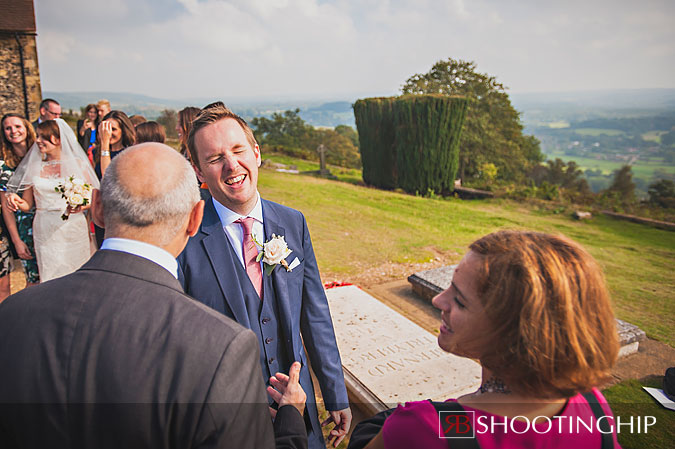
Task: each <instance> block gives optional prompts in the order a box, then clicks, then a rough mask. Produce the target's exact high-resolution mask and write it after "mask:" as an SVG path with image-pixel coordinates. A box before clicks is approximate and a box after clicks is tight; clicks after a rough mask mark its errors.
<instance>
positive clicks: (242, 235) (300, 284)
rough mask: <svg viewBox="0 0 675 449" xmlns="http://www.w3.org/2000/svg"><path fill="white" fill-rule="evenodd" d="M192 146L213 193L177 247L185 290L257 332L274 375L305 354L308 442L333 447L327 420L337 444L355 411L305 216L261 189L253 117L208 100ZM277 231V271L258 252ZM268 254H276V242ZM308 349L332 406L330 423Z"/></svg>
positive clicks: (267, 369)
mask: <svg viewBox="0 0 675 449" xmlns="http://www.w3.org/2000/svg"><path fill="white" fill-rule="evenodd" d="M188 148H189V150H190V155H191V157H192V162H193V164H194V166H195V169H196V171H197V175H198V177H199V178H200V181H202V182H205V183H206V184H207V185H208V187H209V191H210V193H211V196H212V200H211V201H207V204H206V206H205V211H204V218H203V220H202V224H201V227H200V229H199V231H198V232H197V234H196V235H195V236H194V237H192V238H191V239H190V241H189V242H188V244H187V246H186V248H185V250H184V251H183V252H182V253H181V255H180V256H179V257H178V263H179V265H180V268H181V270H180V271H181V275H180V278H181V282H182V283H183V287H184V289H185V292H186V293H187V294H189V295H190V296H192V297H194V298H197V299H198V300H199V301H201V302H203V303H204V304H206V305H207V306H209V307H212V308H213V309H215V310H217V311H219V312H221V313H223V314H224V315H226V316H229V317H230V318H233V319H234V320H236V321H237V322H238V323H240V324H242V325H244V326H245V327H248V328H249V329H251V330H253V331H254V332H255V333H256V335H257V336H258V343H259V345H260V364H261V367H262V375H263V377H264V378H265V380H267V379H269V378H270V376H271V375H272V374H273V373H275V372H277V371H279V372H287V371H288V369H289V367H290V365H291V363H292V362H293V361H294V360H299V361H300V362H301V363H302V371H301V373H300V385H301V386H302V388H303V389H304V390H305V391H306V392H307V408H306V415H305V419H306V422H307V428H308V434H309V435H308V436H309V447H310V448H316V449H318V448H325V442H324V440H323V436H322V434H321V425H327V424H328V423H330V422H333V423H334V424H335V427H334V428H333V429H332V430H331V433H330V437H329V439H330V441H331V442H333V444H334V445H335V446H337V445H338V444H339V443H340V441H342V439H343V438H344V436H345V435H346V434H347V431H348V430H349V426H350V425H351V419H352V415H351V410H350V409H349V403H348V398H347V391H346V388H345V384H344V376H343V373H342V364H341V361H340V354H339V352H338V348H337V343H336V341H335V333H334V331H333V323H332V320H331V316H330V311H329V309H328V302H327V300H326V295H325V293H324V289H323V285H322V284H321V278H320V276H319V270H318V267H317V264H316V258H315V256H314V250H313V249H312V242H311V239H310V236H309V231H308V229H307V223H306V221H305V217H304V216H303V215H302V214H301V213H300V212H298V211H296V210H293V209H290V208H288V207H285V206H282V205H280V204H276V203H273V202H271V201H267V200H263V199H261V198H260V195H259V194H258V190H257V184H258V167H259V166H260V163H261V157H260V149H259V147H258V144H257V142H256V140H255V137H254V136H253V132H252V131H251V129H250V128H249V126H248V124H247V123H246V122H245V121H244V120H243V119H242V118H241V117H239V116H237V115H236V114H234V113H233V112H232V111H231V110H229V109H228V108H227V107H225V106H223V105H222V103H221V104H218V103H216V104H213V105H209V106H207V107H206V108H204V109H203V110H202V111H201V112H200V114H199V115H198V116H197V117H196V118H195V120H194V122H193V125H192V130H191V131H190V135H189V137H188ZM274 236H277V237H283V238H284V240H285V242H286V244H287V245H288V249H290V250H291V251H292V252H291V253H290V255H288V256H287V257H286V259H285V264H274V265H272V266H273V267H274V270H273V271H272V272H271V273H269V274H268V271H269V270H266V268H267V269H269V266H268V265H267V264H265V263H264V261H265V260H266V259H263V260H261V261H258V257H257V256H258V252H259V251H263V248H262V247H261V246H260V245H262V244H263V243H264V242H269V241H270V240H272V239H273V238H274ZM277 243H279V241H278V239H277ZM264 255H265V256H267V257H270V256H271V255H272V254H271V250H265V254H264ZM275 262H278V259H275ZM303 343H304V348H303ZM305 348H306V350H307V354H306V353H305ZM307 355H309V361H310V362H311V364H312V369H313V371H314V373H315V374H316V376H317V379H318V381H319V385H320V387H321V393H322V395H323V399H324V403H325V405H326V409H327V410H328V411H329V412H330V416H329V418H328V419H327V420H326V421H324V422H323V423H321V425H320V424H319V419H318V415H317V409H316V402H315V396H314V388H313V385H312V380H311V377H310V374H309V369H308V366H307Z"/></svg>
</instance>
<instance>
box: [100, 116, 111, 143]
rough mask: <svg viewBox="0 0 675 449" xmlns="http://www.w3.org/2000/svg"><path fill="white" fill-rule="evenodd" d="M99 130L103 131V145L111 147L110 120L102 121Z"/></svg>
mask: <svg viewBox="0 0 675 449" xmlns="http://www.w3.org/2000/svg"><path fill="white" fill-rule="evenodd" d="M98 126H99V132H100V133H101V145H102V146H103V147H105V148H110V139H112V123H110V122H109V121H108V120H105V121H103V122H101V124H100V125H98Z"/></svg>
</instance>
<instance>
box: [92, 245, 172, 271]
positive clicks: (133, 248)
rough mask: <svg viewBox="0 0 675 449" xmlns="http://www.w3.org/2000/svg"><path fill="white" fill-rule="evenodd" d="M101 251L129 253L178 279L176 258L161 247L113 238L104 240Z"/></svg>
mask: <svg viewBox="0 0 675 449" xmlns="http://www.w3.org/2000/svg"><path fill="white" fill-rule="evenodd" d="M101 249H107V250H112V251H121V252H123V253H129V254H133V255H135V256H139V257H142V258H144V259H148V260H150V261H152V262H155V263H156V264H157V265H159V266H161V267H162V268H164V269H165V270H166V271H168V272H169V273H171V275H172V276H173V277H175V278H176V279H178V262H176V258H175V257H173V256H172V255H171V253H169V252H168V251H166V250H163V249H162V248H160V247H159V246H155V245H151V244H149V243H145V242H139V241H138V240H131V239H123V238H118V237H113V238H109V239H105V240H103V244H101Z"/></svg>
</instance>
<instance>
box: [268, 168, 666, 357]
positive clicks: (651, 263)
mask: <svg viewBox="0 0 675 449" xmlns="http://www.w3.org/2000/svg"><path fill="white" fill-rule="evenodd" d="M259 189H260V191H261V193H262V195H263V196H264V197H265V198H268V199H270V200H273V201H277V202H279V203H282V204H285V205H288V206H290V207H293V208H295V209H299V210H301V211H302V212H303V213H304V214H305V216H306V217H307V222H308V225H309V228H310V230H311V232H312V238H313V241H314V246H315V250H316V255H317V258H318V261H319V266H320V268H321V270H322V273H323V275H324V278H325V279H330V278H336V277H337V278H340V279H342V280H345V281H349V279H350V275H351V276H354V275H357V274H358V273H360V272H361V271H363V270H365V269H368V268H371V267H377V266H380V265H382V264H384V263H402V262H425V261H428V260H429V259H430V258H432V257H433V256H434V255H436V254H437V253H438V252H441V253H442V254H443V255H444V258H443V260H444V262H447V263H448V264H450V263H457V262H458V261H459V259H460V258H461V256H462V255H463V254H464V253H465V252H466V248H467V245H468V244H469V243H471V242H472V241H474V240H475V239H477V238H479V237H480V236H482V235H485V234H487V233H490V232H493V231H496V230H499V229H504V228H512V229H514V228H515V229H533V230H537V231H543V232H550V233H562V234H565V235H567V236H569V237H570V238H572V239H574V240H576V241H578V242H579V243H581V244H583V245H584V246H585V247H586V248H587V249H588V250H589V252H590V253H591V254H592V255H593V256H594V257H595V258H596V259H597V260H598V261H599V263H600V264H601V265H602V267H603V268H604V270H605V273H606V277H607V282H608V285H609V288H610V290H611V293H612V297H613V300H614V303H615V312H616V314H617V316H618V317H619V318H622V319H624V320H626V321H629V322H631V323H634V324H636V325H638V326H639V327H641V328H642V329H644V330H645V332H647V334H648V335H649V336H650V337H652V338H656V339H658V340H661V341H663V342H665V343H667V344H669V345H671V346H675V334H673V332H672V329H674V328H675V318H674V316H673V313H672V311H673V310H674V309H675V307H674V306H675V301H674V299H675V273H674V271H673V270H672V261H673V260H675V232H668V231H663V230H659V229H654V228H649V227H646V226H643V225H638V224H635V223H630V222H625V221H615V220H612V219H609V218H606V217H595V218H594V219H593V220H591V221H584V222H579V221H576V220H574V219H572V218H571V217H570V213H571V211H567V212H566V213H563V214H555V213H553V211H550V210H547V209H546V208H538V207H537V206H534V205H528V204H524V203H516V202H513V201H507V200H499V199H497V200H482V201H462V200H458V199H429V198H422V197H415V196H410V195H405V194H399V193H395V192H386V191H381V190H377V189H373V188H367V187H361V186H356V185H351V184H347V183H343V182H335V181H329V180H324V179H318V178H313V177H308V176H298V175H291V174H284V173H277V172H274V171H270V170H265V171H263V172H262V173H261V176H260V179H259Z"/></svg>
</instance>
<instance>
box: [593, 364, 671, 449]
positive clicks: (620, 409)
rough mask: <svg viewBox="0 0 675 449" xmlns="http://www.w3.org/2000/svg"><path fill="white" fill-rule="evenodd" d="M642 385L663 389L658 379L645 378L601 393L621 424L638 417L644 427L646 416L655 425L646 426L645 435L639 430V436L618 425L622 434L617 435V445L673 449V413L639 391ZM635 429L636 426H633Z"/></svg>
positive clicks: (629, 447)
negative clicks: (654, 421)
mask: <svg viewBox="0 0 675 449" xmlns="http://www.w3.org/2000/svg"><path fill="white" fill-rule="evenodd" d="M642 385H644V386H646V387H656V388H663V386H662V385H661V378H660V377H659V378H654V379H646V380H645V381H643V382H638V381H637V380H629V381H626V382H622V383H620V384H617V385H614V386H613V387H611V388H608V389H607V390H605V391H603V395H604V396H605V398H606V399H607V402H609V404H610V406H611V407H612V412H614V416H615V417H616V416H620V417H621V422H622V423H623V422H630V417H631V416H633V417H636V418H637V417H641V418H640V421H641V422H642V424H644V417H645V416H653V417H655V418H656V424H654V425H653V426H651V427H649V431H648V432H647V433H644V429H641V430H642V433H630V432H629V430H630V429H629V427H628V426H621V427H620V430H621V432H620V433H618V435H617V437H618V439H619V444H620V445H621V447H622V448H623V449H642V448H664V449H665V448H668V447H673V446H672V445H673V441H675V412H672V411H670V410H667V409H665V408H663V407H662V406H661V405H660V404H658V403H657V402H656V401H655V400H654V399H652V397H651V396H650V395H648V394H647V392H646V391H644V390H643V389H642ZM635 426H637V424H636V423H635ZM635 430H637V429H635ZM668 441H670V443H668Z"/></svg>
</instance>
